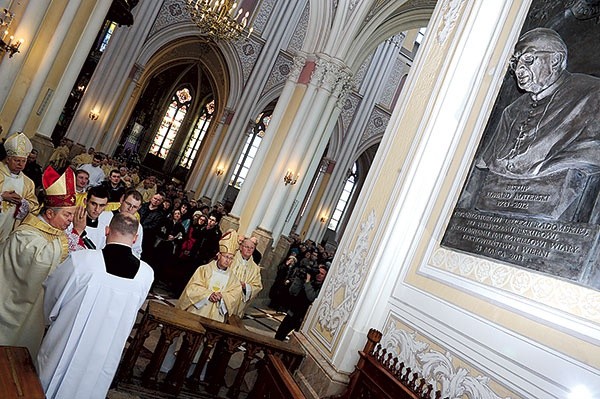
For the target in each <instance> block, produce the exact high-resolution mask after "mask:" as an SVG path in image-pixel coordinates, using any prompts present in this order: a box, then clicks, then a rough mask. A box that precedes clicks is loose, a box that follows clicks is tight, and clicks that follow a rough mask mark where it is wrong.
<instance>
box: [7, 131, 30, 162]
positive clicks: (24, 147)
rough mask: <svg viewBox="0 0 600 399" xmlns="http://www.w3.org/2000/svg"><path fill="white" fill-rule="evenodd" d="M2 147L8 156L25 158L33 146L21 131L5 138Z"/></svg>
mask: <svg viewBox="0 0 600 399" xmlns="http://www.w3.org/2000/svg"><path fill="white" fill-rule="evenodd" d="M4 148H5V149H6V156H8V157H22V158H27V156H28V155H29V153H30V152H31V149H32V148H33V146H32V145H31V141H29V138H28V137H27V136H26V135H25V134H24V133H23V132H17V133H15V134H13V135H11V136H10V137H8V138H7V139H6V141H5V142H4Z"/></svg>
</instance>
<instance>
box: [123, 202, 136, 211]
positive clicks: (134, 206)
mask: <svg viewBox="0 0 600 399" xmlns="http://www.w3.org/2000/svg"><path fill="white" fill-rule="evenodd" d="M123 203H124V204H125V206H127V207H128V208H131V209H138V208H139V207H140V206H139V205H134V204H132V203H131V202H129V201H127V200H125V201H123Z"/></svg>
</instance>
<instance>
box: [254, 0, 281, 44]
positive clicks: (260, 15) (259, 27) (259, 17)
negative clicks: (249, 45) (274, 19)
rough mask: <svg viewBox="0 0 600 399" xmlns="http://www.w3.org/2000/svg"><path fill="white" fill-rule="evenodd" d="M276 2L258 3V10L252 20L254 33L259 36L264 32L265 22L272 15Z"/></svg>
mask: <svg viewBox="0 0 600 399" xmlns="http://www.w3.org/2000/svg"><path fill="white" fill-rule="evenodd" d="M275 1H276V0H262V1H261V2H260V9H259V10H258V12H257V13H256V16H255V18H254V23H253V24H252V27H253V28H254V31H255V32H256V33H257V34H258V35H260V34H261V33H263V32H264V31H265V27H266V26H267V22H268V21H269V18H270V17H271V14H272V13H273V8H274V7H275Z"/></svg>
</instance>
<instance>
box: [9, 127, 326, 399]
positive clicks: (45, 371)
mask: <svg viewBox="0 0 600 399" xmlns="http://www.w3.org/2000/svg"><path fill="white" fill-rule="evenodd" d="M3 150H4V151H5V156H4V158H3V159H2V160H1V162H0V194H1V209H0V259H1V261H2V264H1V265H0V345H14V346H26V347H27V348H28V349H29V352H30V353H31V355H32V357H33V358H34V359H36V361H37V362H36V365H37V367H38V373H39V375H40V378H41V380H42V385H43V387H44V390H45V392H46V395H47V397H48V398H60V397H98V398H104V397H105V395H106V392H107V391H108V388H109V386H110V383H111V380H112V377H113V376H114V373H115V372H116V364H118V359H119V358H120V355H121V352H122V350H123V348H124V346H125V343H126V339H127V336H128V335H129V332H130V331H131V328H132V327H133V324H134V322H135V318H136V315H137V311H138V310H139V309H140V307H141V306H142V305H143V302H144V300H145V298H146V296H147V294H148V292H149V291H150V289H151V287H152V285H153V284H154V283H155V280H161V282H162V283H163V284H165V286H166V287H167V288H168V289H170V290H171V292H173V293H174V294H175V295H176V296H177V297H179V299H178V301H177V304H176V306H177V307H178V308H180V309H184V310H187V311H190V312H193V313H197V314H200V315H202V316H205V317H209V318H211V319H214V320H217V321H222V322H224V321H227V319H228V318H229V317H232V316H237V317H240V318H242V317H243V316H244V314H245V312H246V310H247V306H248V305H249V303H250V302H251V301H252V300H253V299H254V298H256V296H257V295H258V293H259V292H260V291H261V290H262V288H263V285H262V278H261V269H260V267H259V266H258V265H259V263H260V261H261V257H262V255H261V253H260V252H259V251H258V250H257V248H256V246H257V243H258V240H257V239H256V238H255V237H244V236H241V235H238V233H237V232H236V231H234V230H229V231H226V232H224V233H223V232H222V231H221V229H220V227H219V223H220V221H221V218H222V217H223V216H224V215H226V214H227V209H226V208H225V206H224V205H223V204H221V203H216V204H214V205H213V206H209V205H208V204H201V203H199V202H198V201H196V200H194V199H193V198H191V196H190V195H189V193H186V192H185V191H184V190H183V188H182V187H181V185H177V184H175V183H173V182H170V181H161V179H159V178H158V177H157V176H155V175H152V174H149V175H147V176H142V175H141V174H140V171H139V168H138V167H137V165H135V164H131V157H125V158H112V159H111V158H110V157H107V156H106V155H104V154H101V153H97V152H95V151H94V149H93V148H89V149H87V151H84V152H83V153H81V154H78V155H77V156H75V157H70V156H69V154H70V146H69V143H68V142H66V141H63V142H61V145H60V146H58V147H57V148H56V149H55V151H54V152H53V154H52V155H51V157H50V160H49V163H48V165H46V167H44V168H42V166H41V165H39V164H38V162H37V155H38V153H37V151H35V150H34V149H33V148H32V145H31V142H30V141H29V139H28V138H27V136H26V135H25V134H23V133H17V134H13V135H11V136H10V137H8V138H7V139H6V140H5V143H4V148H3ZM1 157H2V156H1V155H0V158H1ZM332 255H333V254H331V253H328V252H327V251H325V250H324V249H323V247H322V246H320V245H315V243H314V242H312V241H310V240H308V241H305V242H300V240H299V239H296V241H295V242H294V243H293V245H292V248H291V250H290V253H289V256H288V258H287V260H286V261H285V262H284V263H282V265H280V266H279V267H278V272H277V279H276V281H275V284H274V285H273V286H272V287H271V289H270V292H269V293H270V297H271V300H272V302H271V306H272V307H273V308H274V309H277V310H280V311H284V312H287V314H286V316H285V318H284V320H283V322H282V327H281V328H280V330H279V331H277V334H276V338H277V339H281V340H283V339H285V338H286V336H287V334H288V333H289V332H290V331H291V330H292V329H298V328H299V326H300V324H301V322H302V319H303V318H304V315H305V314H306V311H307V309H308V307H309V306H310V303H311V302H312V301H313V300H314V299H315V298H316V296H317V295H318V292H319V290H320V287H321V285H322V283H323V280H324V278H325V276H326V274H327V270H328V268H329V264H330V261H331V257H332ZM65 330H69V331H72V333H71V334H69V335H64V334H63V331H65ZM107 331H111V332H110V333H107ZM44 334H45V336H44ZM99 348H101V349H99ZM92 351H93V352H94V356H95V357H96V358H97V359H99V360H98V362H89V361H88V360H89V358H90V357H91V352H92ZM98 356H99V357H98Z"/></svg>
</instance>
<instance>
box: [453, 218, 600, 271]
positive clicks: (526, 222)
mask: <svg viewBox="0 0 600 399" xmlns="http://www.w3.org/2000/svg"><path fill="white" fill-rule="evenodd" d="M598 232H599V226H598V225H587V224H582V223H565V222H551V221H542V220H534V219H531V218H524V217H519V216H507V215H499V214H497V213H491V212H485V211H478V210H468V209H460V208H457V209H456V210H455V211H454V214H453V215H452V218H451V220H450V224H449V225H448V229H447V230H446V234H445V236H444V240H443V244H444V245H446V246H449V247H453V248H457V249H461V250H464V251H466V252H470V253H474V254H479V255H484V256H487V257H490V258H493V259H498V260H501V261H505V262H509V263H513V264H516V265H520V266H523V267H526V268H529V269H532V270H538V271H542V272H545V273H550V274H553V275H556V276H561V277H564V278H567V279H569V280H572V281H576V282H580V281H581V280H582V278H584V274H585V272H586V270H587V268H586V266H587V265H588V263H589V261H590V257H591V256H592V254H593V249H594V244H595V242H596V240H597V239H598Z"/></svg>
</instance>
